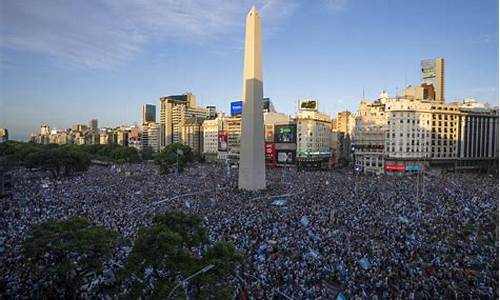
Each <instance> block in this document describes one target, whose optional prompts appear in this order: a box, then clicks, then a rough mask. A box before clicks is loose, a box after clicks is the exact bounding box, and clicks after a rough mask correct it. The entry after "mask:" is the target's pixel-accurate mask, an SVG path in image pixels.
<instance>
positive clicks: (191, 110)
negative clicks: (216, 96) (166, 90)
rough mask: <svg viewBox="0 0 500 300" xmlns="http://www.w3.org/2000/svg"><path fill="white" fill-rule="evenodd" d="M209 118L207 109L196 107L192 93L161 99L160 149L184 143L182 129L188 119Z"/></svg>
mask: <svg viewBox="0 0 500 300" xmlns="http://www.w3.org/2000/svg"><path fill="white" fill-rule="evenodd" d="M193 117H195V118H201V119H206V118H207V109H206V108H204V107H197V106H196V97H195V96H194V95H193V94H191V93H186V94H183V95H174V96H167V97H162V98H160V147H161V148H162V149H163V148H164V147H165V146H167V145H170V144H173V143H183V141H182V127H183V126H184V124H185V123H186V120H187V119H188V118H193Z"/></svg>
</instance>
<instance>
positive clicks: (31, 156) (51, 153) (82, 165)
mask: <svg viewBox="0 0 500 300" xmlns="http://www.w3.org/2000/svg"><path fill="white" fill-rule="evenodd" d="M21 159H22V161H23V164H24V165H25V166H26V167H28V168H40V169H42V170H46V171H49V172H51V174H52V175H53V176H54V177H59V176H60V175H70V174H72V173H73V172H80V171H85V170H87V169H88V167H89V166H90V157H89V156H88V154H87V153H85V152H83V151H79V150H75V149H72V148H69V147H66V148H64V147H51V148H50V149H46V148H45V147H44V148H40V149H36V150H34V151H30V152H29V153H28V154H27V155H26V156H24V157H23V158H21Z"/></svg>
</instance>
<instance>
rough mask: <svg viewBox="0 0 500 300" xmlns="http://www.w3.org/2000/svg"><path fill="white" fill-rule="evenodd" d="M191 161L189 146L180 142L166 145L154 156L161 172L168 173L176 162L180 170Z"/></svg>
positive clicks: (191, 155)
mask: <svg viewBox="0 0 500 300" xmlns="http://www.w3.org/2000/svg"><path fill="white" fill-rule="evenodd" d="M191 161H193V151H192V150H191V147H189V146H187V145H183V144H181V143H175V144H170V145H168V146H167V147H165V148H164V149H163V150H162V151H161V152H160V153H159V154H158V155H157V156H156V158H155V162H156V164H158V165H159V166H160V172H161V173H162V174H166V173H168V171H169V169H170V168H171V167H174V166H176V165H177V164H179V171H182V170H183V169H184V167H185V166H186V164H187V163H188V162H191Z"/></svg>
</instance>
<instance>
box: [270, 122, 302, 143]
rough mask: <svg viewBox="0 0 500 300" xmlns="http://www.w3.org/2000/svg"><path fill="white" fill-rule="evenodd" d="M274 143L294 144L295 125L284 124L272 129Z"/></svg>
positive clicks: (295, 139)
mask: <svg viewBox="0 0 500 300" xmlns="http://www.w3.org/2000/svg"><path fill="white" fill-rule="evenodd" d="M274 142H276V143H296V142H297V125H295V124H286V125H276V126H275V127H274Z"/></svg>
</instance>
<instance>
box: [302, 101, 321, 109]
mask: <svg viewBox="0 0 500 300" xmlns="http://www.w3.org/2000/svg"><path fill="white" fill-rule="evenodd" d="M299 110H312V111H318V100H314V99H303V100H299Z"/></svg>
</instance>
